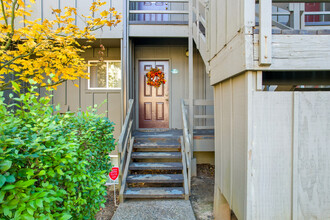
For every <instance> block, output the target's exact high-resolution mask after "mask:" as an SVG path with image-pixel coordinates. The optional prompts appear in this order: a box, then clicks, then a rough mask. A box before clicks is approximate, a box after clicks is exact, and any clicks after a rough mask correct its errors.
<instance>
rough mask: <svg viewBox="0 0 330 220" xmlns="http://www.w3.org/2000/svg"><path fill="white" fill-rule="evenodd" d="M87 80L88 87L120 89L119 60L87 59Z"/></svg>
mask: <svg viewBox="0 0 330 220" xmlns="http://www.w3.org/2000/svg"><path fill="white" fill-rule="evenodd" d="M88 63H89V64H90V67H89V74H90V79H89V80H88V88H89V89H120V88H121V62H120V61H103V62H99V61H89V62H88Z"/></svg>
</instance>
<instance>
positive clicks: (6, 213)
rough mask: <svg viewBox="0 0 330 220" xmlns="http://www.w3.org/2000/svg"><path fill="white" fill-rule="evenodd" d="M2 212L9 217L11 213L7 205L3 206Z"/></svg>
mask: <svg viewBox="0 0 330 220" xmlns="http://www.w3.org/2000/svg"><path fill="white" fill-rule="evenodd" d="M2 210H3V214H5V215H6V216H9V217H11V215H12V212H11V211H10V210H9V208H8V207H3V209H2Z"/></svg>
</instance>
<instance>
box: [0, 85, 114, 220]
mask: <svg viewBox="0 0 330 220" xmlns="http://www.w3.org/2000/svg"><path fill="white" fill-rule="evenodd" d="M13 85H14V87H15V88H16V91H17V92H18V91H19V86H18V85H16V84H15V83H14V84H13ZM32 90H33V88H32ZM32 90H30V92H28V93H26V94H18V98H13V97H12V98H13V99H15V103H16V104H13V105H15V111H14V110H11V109H14V108H11V107H12V106H10V105H7V104H5V103H4V98H3V95H2V93H0V121H1V123H0V219H92V218H93V217H94V215H95V213H96V212H97V211H99V210H100V207H102V206H103V204H104V203H105V200H104V196H105V195H106V187H105V185H104V183H105V181H106V173H107V172H108V171H109V170H110V168H111V166H110V164H109V163H108V161H109V157H108V154H109V152H110V151H112V150H113V149H114V147H115V139H114V137H113V130H114V127H113V123H112V122H110V121H109V120H108V119H107V118H103V117H102V116H99V115H97V114H96V113H95V111H93V110H91V111H87V112H77V113H66V114H54V109H53V107H52V105H50V99H51V98H50V97H40V98H39V97H38V96H37V95H36V94H35V93H34V92H33V91H32ZM17 103H19V104H17Z"/></svg>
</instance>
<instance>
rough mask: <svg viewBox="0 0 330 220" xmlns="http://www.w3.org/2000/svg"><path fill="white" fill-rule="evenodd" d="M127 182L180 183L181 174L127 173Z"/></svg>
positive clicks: (181, 179)
mask: <svg viewBox="0 0 330 220" xmlns="http://www.w3.org/2000/svg"><path fill="white" fill-rule="evenodd" d="M126 180H127V182H128V183H182V182H183V175H182V174H137V175H128V177H127V179H126Z"/></svg>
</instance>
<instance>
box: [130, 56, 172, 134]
mask: <svg viewBox="0 0 330 220" xmlns="http://www.w3.org/2000/svg"><path fill="white" fill-rule="evenodd" d="M140 61H168V74H169V75H168V83H169V85H168V108H169V109H168V128H139V101H140V100H139V63H140ZM171 69H172V62H171V59H170V58H137V59H135V67H134V73H133V74H134V81H135V89H134V92H135V94H134V99H135V100H136V101H135V109H136V111H135V121H136V123H135V124H136V126H135V129H136V130H169V129H172V111H171V109H172V83H171V82H172V74H171Z"/></svg>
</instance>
